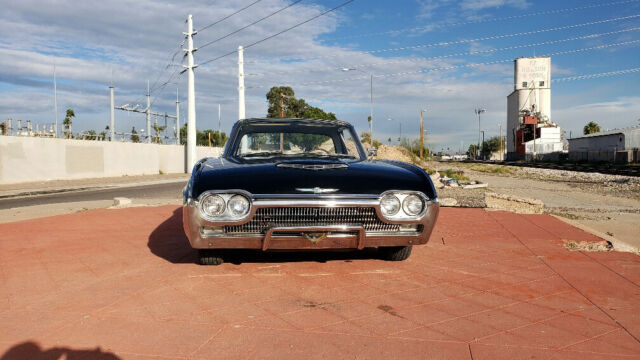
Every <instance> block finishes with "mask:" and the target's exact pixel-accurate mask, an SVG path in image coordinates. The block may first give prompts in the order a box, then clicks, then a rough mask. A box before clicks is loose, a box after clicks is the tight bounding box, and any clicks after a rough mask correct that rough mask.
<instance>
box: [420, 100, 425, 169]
mask: <svg viewBox="0 0 640 360" xmlns="http://www.w3.org/2000/svg"><path fill="white" fill-rule="evenodd" d="M423 112H424V109H422V108H421V109H420V160H422V156H423V155H422V151H423V148H424V126H423V121H422V113H423Z"/></svg>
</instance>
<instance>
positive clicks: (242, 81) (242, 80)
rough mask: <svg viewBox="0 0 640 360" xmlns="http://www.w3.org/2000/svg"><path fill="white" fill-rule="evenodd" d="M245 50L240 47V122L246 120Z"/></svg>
mask: <svg viewBox="0 0 640 360" xmlns="http://www.w3.org/2000/svg"><path fill="white" fill-rule="evenodd" d="M243 53H244V50H243V49H242V46H238V120H242V119H244V118H245V113H244V110H245V109H244V55H243Z"/></svg>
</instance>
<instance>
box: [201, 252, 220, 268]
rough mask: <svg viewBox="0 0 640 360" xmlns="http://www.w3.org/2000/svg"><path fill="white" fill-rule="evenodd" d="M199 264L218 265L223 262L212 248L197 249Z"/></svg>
mask: <svg viewBox="0 0 640 360" xmlns="http://www.w3.org/2000/svg"><path fill="white" fill-rule="evenodd" d="M198 258H199V261H200V265H220V264H222V263H223V262H224V260H223V259H222V257H221V256H220V255H219V254H217V253H215V252H214V251H212V250H198Z"/></svg>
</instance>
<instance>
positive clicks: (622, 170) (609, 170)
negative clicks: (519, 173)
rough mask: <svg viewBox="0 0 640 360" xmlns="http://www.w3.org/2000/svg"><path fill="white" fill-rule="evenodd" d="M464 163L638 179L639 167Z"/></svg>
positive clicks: (541, 163) (518, 162)
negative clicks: (635, 177)
mask: <svg viewBox="0 0 640 360" xmlns="http://www.w3.org/2000/svg"><path fill="white" fill-rule="evenodd" d="M464 162H466V163H477V164H497V165H509V166H520V167H530V168H538V169H553V170H567V171H580V172H593V173H600V174H608V175H625V176H638V177H640V166H630V165H626V166H625V165H616V164H591V163H550V162H535V163H534V162H521V161H502V162H494V161H477V160H466V161H464Z"/></svg>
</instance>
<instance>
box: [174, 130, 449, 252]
mask: <svg viewBox="0 0 640 360" xmlns="http://www.w3.org/2000/svg"><path fill="white" fill-rule="evenodd" d="M367 155H372V154H366V153H365V151H364V149H363V147H362V144H361V143H360V141H359V139H358V137H357V135H356V132H355V131H354V129H353V127H352V126H351V125H350V124H348V123H346V122H342V121H328V120H309V119H246V120H241V121H238V122H237V123H236V124H235V126H234V127H233V130H232V132H231V136H230V138H229V141H228V142H227V145H226V147H225V150H224V154H223V155H222V156H221V157H219V158H205V159H202V160H200V161H199V162H198V163H196V165H195V166H194V168H193V172H192V175H191V179H190V180H189V183H188V184H187V186H186V187H185V189H184V209H183V226H184V231H185V233H186V234H187V237H188V238H189V242H190V243H191V246H192V247H193V248H195V249H198V251H199V254H200V263H201V264H203V265H217V264H220V263H222V261H223V259H222V255H221V252H220V251H219V249H262V250H263V251H266V250H295V249H323V250H327V249H354V250H355V249H359V250H361V249H364V248H378V250H379V252H380V254H381V255H382V257H383V258H385V259H388V260H393V261H398V260H405V259H406V258H408V257H409V255H410V254H411V248H412V246H413V245H420V244H425V243H426V242H427V241H428V240H429V236H430V235H431V231H432V230H433V227H434V225H435V222H436V219H437V217H438V209H439V205H438V199H437V195H436V190H435V188H434V187H433V183H432V182H431V179H430V178H429V176H428V175H427V174H426V173H425V172H424V170H422V169H421V168H419V167H417V166H415V165H412V164H408V163H404V162H398V161H386V160H373V159H368V158H367Z"/></svg>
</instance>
